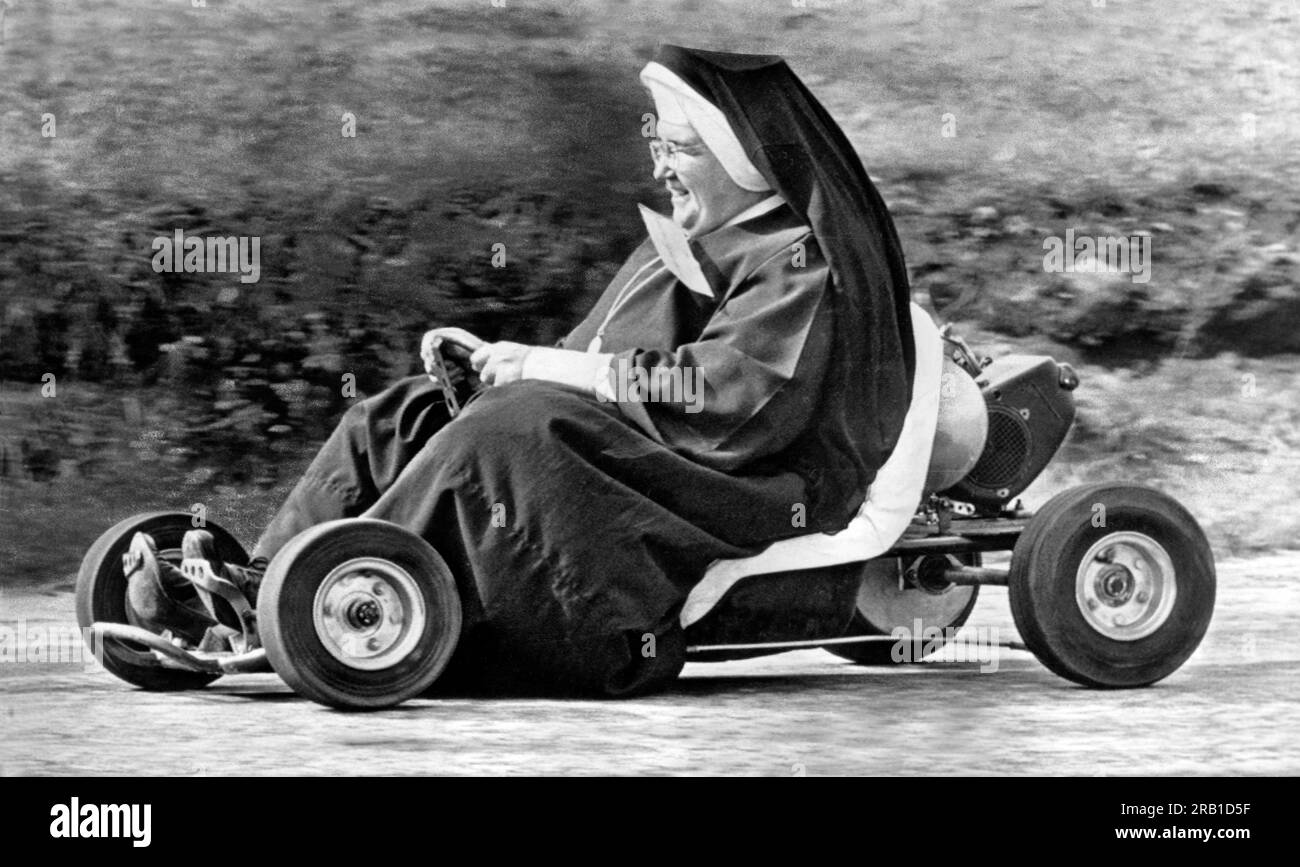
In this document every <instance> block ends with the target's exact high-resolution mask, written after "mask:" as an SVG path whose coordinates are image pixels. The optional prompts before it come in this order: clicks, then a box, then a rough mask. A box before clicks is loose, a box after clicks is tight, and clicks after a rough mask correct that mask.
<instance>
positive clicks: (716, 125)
mask: <svg viewBox="0 0 1300 867" xmlns="http://www.w3.org/2000/svg"><path fill="white" fill-rule="evenodd" d="M641 83H642V84H644V85H645V86H646V87H647V88H649V89H650V95H651V96H652V97H653V98H654V101H655V112H656V113H657V114H658V115H659V120H660V121H667V122H668V123H678V124H688V125H690V126H692V127H694V128H695V131H696V132H698V133H699V134H700V138H702V139H703V140H704V144H705V145H707V146H708V148H709V150H711V151H713V153H714V155H715V156H716V157H717V158H718V162H720V163H722V167H723V168H724V169H726V171H727V174H728V175H729V176H730V177H731V179H732V180H733V181H735V182H736V184H737V185H739V186H741V187H744V188H745V189H747V190H751V191H753V192H756V193H762V192H766V191H768V190H770V189H772V187H771V185H769V184H768V182H767V180H766V179H764V177H763V175H762V174H760V173H759V171H758V169H756V168H755V167H754V164H753V163H751V162H750V161H749V157H748V156H746V155H745V149H744V148H743V147H741V144H740V139H738V138H736V134H735V133H734V132H733V131H732V129H731V124H729V123H727V118H726V116H725V115H723V113H722V110H721V109H719V108H718V107H717V106H716V105H714V104H713V103H711V102H709V101H708V100H707V99H705V98H704V97H702V96H700V94H699V93H698V92H697V91H696V90H695V89H694V88H693V87H691V86H690V85H689V84H687V83H686V82H684V81H682V80H681V78H679V77H678V76H677V73H675V72H673V71H672V70H671V69H669V68H668V67H666V66H664V65H663V64H660V63H655V62H653V61H651V62H650V63H647V64H646V67H645V69H643V70H641Z"/></svg>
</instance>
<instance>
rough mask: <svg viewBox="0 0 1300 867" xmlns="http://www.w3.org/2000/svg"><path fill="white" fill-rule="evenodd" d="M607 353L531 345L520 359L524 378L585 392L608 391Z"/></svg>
mask: <svg viewBox="0 0 1300 867" xmlns="http://www.w3.org/2000/svg"><path fill="white" fill-rule="evenodd" d="M613 358H614V354H613V353H611V352H604V353H599V354H597V353H591V352H576V351H574V350H572V349H551V348H549V347H545V346H534V347H532V348H531V349H530V350H529V351H528V355H527V356H525V358H524V366H523V378H524V379H545V380H548V381H550V382H558V383H560V384H561V385H568V386H572V387H573V388H580V389H582V390H583V391H585V392H587V393H588V394H601V393H602V392H606V393H608V392H609V390H610V383H609V363H610V361H611V360H612V359H613Z"/></svg>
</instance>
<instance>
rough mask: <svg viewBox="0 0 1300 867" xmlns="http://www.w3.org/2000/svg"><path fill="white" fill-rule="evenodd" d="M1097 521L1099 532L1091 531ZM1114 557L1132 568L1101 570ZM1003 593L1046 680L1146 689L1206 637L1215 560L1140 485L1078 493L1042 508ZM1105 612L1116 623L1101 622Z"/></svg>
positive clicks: (1155, 494) (1182, 515)
mask: <svg viewBox="0 0 1300 867" xmlns="http://www.w3.org/2000/svg"><path fill="white" fill-rule="evenodd" d="M1098 506H1102V507H1104V512H1103V511H1101V510H1100V509H1099V508H1098ZM1103 516H1104V526H1094V524H1095V523H1097V522H1098V518H1100V517H1103ZM1098 546H1100V549H1099V553H1097V554H1095V555H1094V554H1090V552H1092V551H1094V550H1098ZM1117 551H1118V552H1120V553H1123V554H1124V555H1125V556H1127V557H1128V558H1129V559H1130V560H1133V561H1134V563H1135V565H1134V566H1133V567H1131V568H1130V566H1128V565H1125V564H1124V563H1123V562H1122V560H1121V561H1119V562H1118V563H1117V564H1112V563H1111V562H1109V561H1110V560H1112V559H1113V558H1114V556H1115V552H1117ZM1098 564H1100V565H1098ZM1107 570H1110V571H1109V572H1108V571H1107ZM1166 571H1168V572H1169V573H1170V574H1169V575H1168V576H1167V578H1166V577H1164V575H1163V573H1164V572H1166ZM1108 574H1109V575H1110V576H1111V578H1112V579H1113V581H1114V583H1113V585H1108V583H1107V575H1108ZM1161 588H1172V590H1164V589H1161ZM1008 591H1009V597H1010V603H1011V615H1012V617H1013V618H1014V619H1015V623H1016V628H1017V629H1018V630H1019V631H1020V635H1021V637H1022V638H1023V639H1024V642H1025V644H1026V646H1028V647H1029V649H1030V650H1032V651H1033V652H1034V655H1035V656H1037V657H1038V659H1039V660H1040V661H1041V662H1042V663H1043V664H1044V665H1045V666H1047V667H1048V668H1049V669H1051V670H1052V671H1053V672H1055V673H1056V674H1059V675H1060V676H1061V677H1064V678H1067V679H1069V680H1072V681H1074V682H1075V683H1080V684H1083V685H1085V686H1092V687H1102V688H1124V687H1139V686H1147V685H1149V684H1152V683H1155V682H1156V681H1158V680H1161V679H1162V678H1164V677H1167V676H1168V675H1170V674H1172V673H1173V672H1174V671H1176V670H1177V669H1178V667H1179V666H1181V665H1182V664H1183V663H1184V662H1186V661H1187V659H1188V657H1190V656H1191V655H1192V653H1193V652H1194V651H1195V650H1196V648H1197V646H1198V645H1199V644H1200V643H1201V639H1202V638H1203V637H1204V636H1205V631H1206V629H1208V628H1209V625H1210V617H1211V616H1212V614H1213V612H1214V595H1215V573H1214V555H1213V552H1212V551H1211V550H1210V544H1209V542H1208V541H1207V540H1206V538H1205V534H1204V533H1203V532H1202V531H1201V528H1200V526H1199V525H1198V524H1197V523H1196V519H1195V518H1193V517H1192V516H1191V514H1190V513H1188V511H1187V510H1186V509H1184V508H1183V507H1182V506H1181V505H1179V504H1178V503H1177V502H1176V501H1175V500H1174V499H1172V498H1171V497H1169V496H1167V495H1165V494H1162V493H1160V492H1159V491H1155V490H1152V489H1150V488H1145V487H1141V486H1139V485H1127V484H1114V483H1100V484H1091V485H1083V486H1080V487H1077V488H1073V489H1071V490H1068V491H1065V492H1063V493H1061V494H1059V495H1057V496H1056V497H1054V498H1053V499H1051V500H1049V501H1048V503H1047V505H1045V506H1044V507H1043V509H1042V511H1040V512H1039V513H1038V514H1037V515H1035V516H1034V517H1033V518H1032V519H1031V520H1030V522H1029V524H1028V526H1026V527H1025V531H1024V533H1023V534H1022V535H1021V536H1020V539H1019V540H1018V541H1017V543H1016V547H1015V551H1014V552H1013V553H1012V556H1011V575H1010V579H1009V587H1008ZM1144 593H1145V595H1146V600H1145V601H1144V600H1143V598H1142V597H1143V594H1144ZM1098 594H1100V595H1098ZM1112 606H1113V607H1112ZM1112 612H1113V613H1114V616H1115V617H1116V618H1117V620H1116V621H1115V622H1112V623H1109V624H1108V623H1106V622H1104V620H1105V618H1106V617H1107V616H1110V615H1111V613H1112ZM1131 613H1132V620H1131V622H1121V619H1126V618H1128V617H1129V616H1130V614H1131ZM1103 630H1110V632H1111V634H1107V632H1104V631H1103Z"/></svg>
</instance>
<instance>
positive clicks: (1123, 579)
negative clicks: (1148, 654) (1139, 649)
mask: <svg viewBox="0 0 1300 867" xmlns="http://www.w3.org/2000/svg"><path fill="white" fill-rule="evenodd" d="M1177 591H1178V582H1177V580H1176V576H1175V575H1174V563H1173V560H1171V559H1170V557H1169V554H1168V552H1166V551H1165V549H1164V547H1163V546H1162V545H1161V544H1160V543H1159V542H1157V541H1156V540H1155V539H1152V538H1151V537H1150V536H1147V535H1145V534H1143V533H1132V532H1120V533H1110V534H1108V535H1106V536H1104V537H1102V538H1101V539H1099V540H1097V542H1096V544H1094V545H1093V546H1092V547H1091V548H1089V549H1088V552H1087V554H1085V555H1084V557H1083V562H1082V563H1080V564H1079V571H1078V573H1077V576H1076V579H1075V584H1074V598H1075V601H1076V602H1078V604H1079V612H1080V613H1081V614H1082V615H1083V619H1084V620H1085V621H1087V623H1088V625H1089V626H1091V627H1092V628H1093V629H1095V630H1097V631H1098V632H1100V633H1101V634H1102V635H1104V636H1106V637H1107V638H1113V639H1115V640H1116V641H1137V640H1138V639H1139V638H1145V637H1147V636H1148V635H1150V634H1151V633H1153V632H1155V631H1156V630H1157V629H1159V628H1160V627H1161V626H1162V625H1164V622H1165V621H1166V620H1168V619H1169V613H1170V612H1171V611H1173V609H1174V599H1175V598H1176V596H1177Z"/></svg>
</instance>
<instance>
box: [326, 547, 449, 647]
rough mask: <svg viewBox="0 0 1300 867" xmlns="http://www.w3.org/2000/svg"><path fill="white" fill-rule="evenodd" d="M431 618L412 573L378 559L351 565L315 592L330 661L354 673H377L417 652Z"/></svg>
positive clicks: (343, 566)
mask: <svg viewBox="0 0 1300 867" xmlns="http://www.w3.org/2000/svg"><path fill="white" fill-rule="evenodd" d="M426 617H427V614H426V611H425V606H424V596H423V595H421V593H420V587H419V585H418V584H417V583H416V581H415V579H414V578H412V577H411V575H410V573H409V572H407V571H406V570H405V569H403V568H402V567H400V566H398V565H397V564H396V563H392V562H390V561H388V560H384V559H382V558H379V557H358V558H356V559H354V560H349V561H347V562H346V563H343V564H341V565H339V566H336V567H335V568H334V570H333V571H331V572H330V573H329V574H328V575H326V576H325V580H324V581H322V582H321V585H320V587H319V588H318V589H317V590H316V600H315V602H314V603H313V606H312V620H313V621H314V622H315V624H316V635H317V636H318V637H319V638H320V640H321V644H323V645H324V646H325V649H326V650H327V651H329V653H330V655H331V656H333V657H334V658H335V659H337V660H338V661H339V662H342V663H343V664H344V665H346V666H348V667H349V668H356V669H360V670H362V671H378V670H379V669H383V668H389V667H391V666H393V665H396V664H397V663H399V662H401V661H402V660H403V659H405V658H406V656H407V655H408V654H409V653H410V652H411V651H412V650H413V649H415V646H416V645H417V644H418V643H419V641H420V636H421V634H423V632H424V625H425V619H426Z"/></svg>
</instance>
